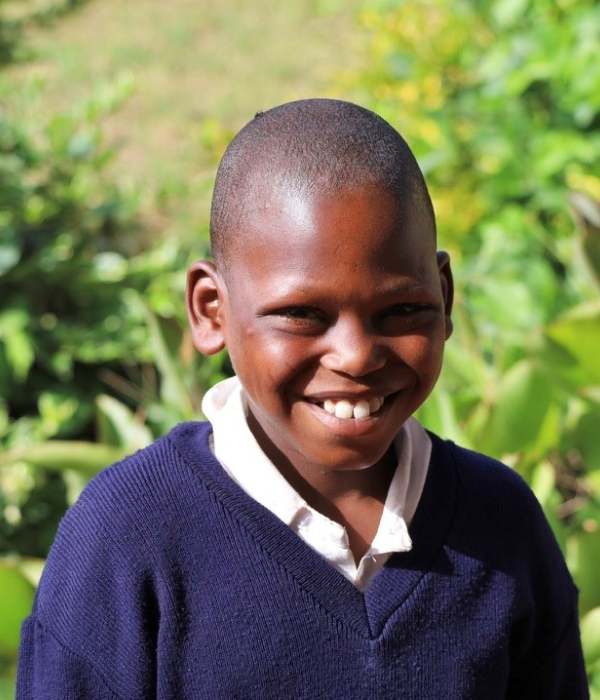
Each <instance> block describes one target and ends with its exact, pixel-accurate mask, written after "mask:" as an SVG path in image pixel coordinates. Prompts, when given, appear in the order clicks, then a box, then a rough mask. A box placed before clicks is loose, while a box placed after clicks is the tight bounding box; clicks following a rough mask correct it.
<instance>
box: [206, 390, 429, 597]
mask: <svg viewBox="0 0 600 700" xmlns="http://www.w3.org/2000/svg"><path fill="white" fill-rule="evenodd" d="M202 411H203V413H204V415H205V416H206V417H207V418H208V420H209V421H210V422H211V424H212V428H213V435H212V442H211V449H212V450H213V453H214V455H215V457H216V458H217V460H218V461H219V462H220V463H221V464H222V465H223V467H224V469H225V471H226V472H227V473H228V474H229V476H231V478H232V479H233V480H234V481H236V482H237V483H238V484H239V486H241V488H242V489H243V490H244V491H245V492H246V493H247V494H248V495H249V496H251V497H252V498H253V499H254V500H256V501H258V502H259V503H260V504H261V505H263V506H264V507H265V508H267V509H268V510H270V511H271V512H272V513H273V514H274V515H276V516H277V517H278V518H279V519H280V520H282V521H283V522H284V523H285V524H286V525H288V526H289V527H290V528H291V529H292V530H293V531H294V532H295V533H296V534H297V535H298V536H299V537H301V538H302V539H303V540H304V541H305V542H306V544H308V545H309V546H310V547H311V548H312V549H314V550H315V551H316V552H318V553H319V554H320V555H321V556H322V557H324V558H325V559H326V560H327V561H328V562H329V563H330V564H331V565H332V566H334V567H335V568H336V569H338V571H340V572H341V573H342V574H343V575H344V576H345V577H346V578H347V579H348V580H350V581H351V582H352V583H353V584H354V585H355V586H356V587H357V588H359V589H360V590H364V589H365V587H366V585H367V583H368V582H369V581H370V580H371V578H372V577H373V576H374V575H375V574H376V573H377V572H378V571H379V570H380V569H381V567H382V566H383V565H384V564H385V562H386V561H387V559H388V558H389V557H390V555H391V554H392V553H393V552H407V551H409V550H410V549H411V548H412V542H411V539H410V536H409V534H408V527H407V524H410V522H411V520H412V517H413V515H414V514H415V511H416V509H417V505H418V503H419V499H420V498H421V493H422V492H423V486H424V484H425V478H426V476H427V469H428V466H429V458H430V455H431V441H430V439H429V436H428V435H427V433H426V432H425V430H423V428H422V427H421V426H420V425H419V423H417V421H416V420H415V419H414V418H409V419H408V420H407V421H406V423H404V425H403V426H402V428H401V429H400V432H399V433H398V435H397V437H396V438H395V440H394V449H395V452H396V455H397V458H398V467H397V468H396V472H395V473H394V476H393V478H392V482H391V484H390V488H389V491H388V494H387V498H386V501H385V504H384V508H383V513H382V516H381V520H380V522H379V527H378V529H377V533H376V534H375V537H374V538H373V542H372V543H371V546H370V548H369V550H368V551H367V552H366V553H365V555H364V556H363V557H362V559H361V560H360V562H359V563H358V565H357V564H356V562H355V561H354V556H353V554H352V552H351V550H350V547H349V542H348V535H347V533H346V529H345V528H344V527H343V526H342V525H340V524H339V523H336V522H334V521H333V520H330V519H329V518H327V517H326V516H324V515H323V514H322V513H319V512H318V511H316V510H314V508H311V507H310V506H309V505H308V503H306V501H305V500H304V499H303V498H302V497H301V496H300V494H298V493H297V492H296V491H295V490H294V489H293V488H292V486H290V484H289V483H288V482H287V481H286V479H285V478H284V477H283V476H282V474H281V473H280V472H279V470H278V469H277V468H276V467H275V465H274V464H273V463H272V462H271V460H270V459H269V458H268V457H267V456H266V455H265V453H264V452H263V451H262V449H261V448H260V446H259V445H258V442H257V441H256V439H255V437H254V435H253V434H252V432H251V431H250V428H249V427H248V423H247V420H246V413H247V412H246V403H245V400H244V395H243V389H242V385H241V384H240V381H239V380H238V378H237V377H232V378H230V379H226V380H225V381H222V382H220V383H219V384H217V385H216V386H214V387H213V388H212V389H210V390H209V391H208V392H207V393H206V394H205V396H204V400H203V401H202ZM232 436H235V437H232Z"/></svg>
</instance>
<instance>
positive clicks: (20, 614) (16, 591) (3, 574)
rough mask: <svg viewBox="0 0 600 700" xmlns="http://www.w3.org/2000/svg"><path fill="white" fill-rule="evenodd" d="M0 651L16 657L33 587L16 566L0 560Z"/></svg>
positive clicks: (30, 602) (31, 599)
mask: <svg viewBox="0 0 600 700" xmlns="http://www.w3.org/2000/svg"><path fill="white" fill-rule="evenodd" d="M0 590H1V591H2V595H1V596H0V652H1V653H2V654H3V655H5V656H8V657H9V658H13V659H16V657H17V653H18V651H19V639H20V633H21V623H22V622H23V620H24V619H25V618H26V617H27V615H29V612H30V610H31V606H32V605H33V597H34V593H35V591H34V588H33V586H32V585H31V582H30V581H29V580H28V579H27V578H26V576H25V575H24V574H22V573H21V572H20V571H19V570H18V569H17V568H16V566H14V565H12V564H9V563H7V562H4V561H0Z"/></svg>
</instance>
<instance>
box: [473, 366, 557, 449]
mask: <svg viewBox="0 0 600 700" xmlns="http://www.w3.org/2000/svg"><path fill="white" fill-rule="evenodd" d="M552 399H553V389H552V386H551V384H550V382H549V381H548V378H547V376H546V374H545V373H544V372H543V371H542V370H541V369H540V367H539V366H538V365H537V364H536V363H535V362H534V361H532V360H521V361H520V362H518V363H517V364H515V365H513V367H511V369H510V370H509V371H508V372H507V373H506V374H505V375H504V376H503V377H502V379H501V381H500V385H499V388H498V394H497V399H496V401H495V404H494V406H493V407H492V409H491V417H490V420H489V423H488V425H487V428H486V430H485V431H484V435H483V440H484V442H485V446H484V451H488V452H490V453H491V454H493V455H498V456H502V455H503V454H511V453H515V452H520V451H522V450H524V449H526V448H532V447H533V446H535V444H536V443H537V441H538V437H539V434H540V433H541V431H542V428H543V426H544V422H545V419H546V416H547V414H548V411H549V409H550V406H551V402H552Z"/></svg>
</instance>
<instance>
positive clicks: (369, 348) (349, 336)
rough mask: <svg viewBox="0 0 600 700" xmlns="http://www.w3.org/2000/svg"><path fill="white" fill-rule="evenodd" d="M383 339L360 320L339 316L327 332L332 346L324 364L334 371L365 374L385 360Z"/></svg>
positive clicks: (358, 374)
mask: <svg viewBox="0 0 600 700" xmlns="http://www.w3.org/2000/svg"><path fill="white" fill-rule="evenodd" d="M381 340H382V339H381V338H380V337H378V336H377V335H376V334H375V333H373V332H371V331H370V330H369V329H368V328H365V326H364V324H362V323H361V322H359V321H358V320H351V319H338V321H337V322H336V323H335V325H333V326H332V327H331V328H330V329H329V332H328V333H327V342H328V347H327V350H326V352H325V354H324V355H323V356H322V358H321V364H322V365H323V366H324V367H325V368H326V369H329V370H332V371H334V372H341V373H343V374H347V375H349V376H351V377H364V376H365V375H367V374H369V373H370V372H374V371H376V370H378V369H381V368H382V367H383V366H384V364H385V350H384V347H383V344H382V342H381Z"/></svg>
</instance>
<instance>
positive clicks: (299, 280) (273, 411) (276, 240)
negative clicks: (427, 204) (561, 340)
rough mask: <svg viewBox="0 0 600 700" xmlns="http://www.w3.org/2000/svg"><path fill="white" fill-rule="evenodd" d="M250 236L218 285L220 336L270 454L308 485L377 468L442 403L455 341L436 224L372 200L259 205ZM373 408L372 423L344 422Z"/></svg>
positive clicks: (276, 200) (370, 194) (244, 229)
mask: <svg viewBox="0 0 600 700" xmlns="http://www.w3.org/2000/svg"><path fill="white" fill-rule="evenodd" d="M239 228H240V230H239V232H238V233H237V235H236V233H234V235H233V238H232V240H234V241H235V240H236V239H237V240H238V241H239V243H232V246H233V249H232V250H231V251H230V260H231V261H232V262H231V263H230V265H229V269H228V271H227V275H226V279H224V278H223V276H219V275H216V277H217V280H218V282H217V287H218V288H219V299H220V301H219V311H218V322H219V325H220V329H221V331H220V332H221V333H222V338H223V341H224V343H225V345H226V346H227V348H228V350H229V353H230V356H231V360H232V363H233V366H234V368H235V371H236V373H237V375H238V377H239V379H240V380H241V382H242V385H243V387H244V389H245V393H246V396H247V401H248V407H249V411H250V417H249V423H250V426H251V428H252V429H253V432H254V433H255V435H256V437H257V439H258V441H259V443H260V444H261V446H262V448H263V449H264V450H265V452H266V453H267V454H268V455H269V456H270V457H271V459H273V460H274V461H275V463H276V464H277V461H278V460H279V461H281V460H282V459H285V460H288V461H289V462H291V463H292V465H293V466H294V467H295V468H296V469H297V470H298V471H299V472H300V473H301V474H308V473H310V471H312V470H320V471H322V470H323V469H325V470H349V469H352V470H355V469H362V468H365V467H369V466H371V465H373V464H375V463H377V462H378V461H379V460H381V459H382V458H383V457H384V455H385V453H386V451H387V450H388V448H389V446H390V445H391V442H392V440H393V439H394V437H395V435H396V434H397V432H398V430H399V428H400V426H401V425H402V423H403V422H404V421H405V420H406V419H407V418H408V417H409V416H410V415H411V414H412V413H413V412H414V411H415V410H416V409H417V408H418V407H419V406H420V405H421V404H422V403H423V401H425V399H426V398H427V396H428V395H429V393H430V391H431V390H432V388H433V386H434V384H435V382H436V380H437V377H438V374H439V371H440V368H441V363H442V354H443V348H444V343H445V341H446V339H447V338H448V337H449V335H450V333H451V323H450V320H449V313H450V307H451V296H452V279H451V274H450V268H449V263H448V259H447V256H445V255H443V254H440V255H439V256H437V257H436V254H435V243H434V233H433V231H432V224H431V222H430V220H429V219H428V218H425V216H424V215H421V214H419V212H418V211H416V210H415V208H414V207H413V208H405V207H404V206H402V204H401V203H400V202H398V201H397V198H396V197H394V196H393V195H392V194H390V193H389V192H388V191H387V190H383V189H376V188H373V187H369V188H367V187H365V188H356V189H352V190H345V191H342V192H340V193H337V194H335V195H320V194H316V195H313V196H309V197H299V196H295V195H290V194H287V195H269V196H268V197H263V198H262V199H260V198H259V199H257V201H256V205H255V208H254V209H253V210H252V211H251V212H249V213H248V214H247V216H246V217H245V220H244V222H243V223H241V224H240V227H239ZM377 400H379V401H380V400H383V406H382V407H381V408H379V409H377V404H378V401H377ZM359 401H360V402H362V403H360V405H359V403H358V402H359ZM326 402H327V403H326ZM340 402H344V403H342V404H341V406H337V408H336V405H337V404H339V403H340ZM365 402H366V403H365ZM368 404H370V410H371V413H370V414H369V415H368V416H367V417H338V415H336V414H340V415H348V413H352V414H353V415H354V413H355V409H358V410H357V411H356V415H358V416H361V415H363V414H364V413H365V411H366V410H367V409H366V405H368ZM331 411H333V413H332V412H331ZM307 470H308V471H307Z"/></svg>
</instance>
